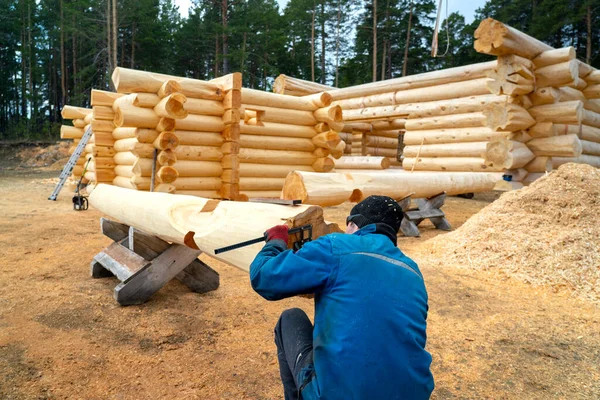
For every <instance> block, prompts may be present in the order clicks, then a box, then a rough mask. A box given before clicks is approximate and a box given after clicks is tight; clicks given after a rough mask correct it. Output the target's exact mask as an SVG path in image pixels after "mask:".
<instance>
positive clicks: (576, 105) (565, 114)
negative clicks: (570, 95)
mask: <svg viewBox="0 0 600 400" xmlns="http://www.w3.org/2000/svg"><path fill="white" fill-rule="evenodd" d="M528 111H529V113H530V114H531V116H533V117H534V118H535V119H536V121H537V122H543V121H550V122H553V123H555V124H579V123H580V122H581V120H582V119H583V103H582V102H581V101H567V102H564V103H554V104H546V105H542V106H535V107H531V108H530V109H529V110H528Z"/></svg>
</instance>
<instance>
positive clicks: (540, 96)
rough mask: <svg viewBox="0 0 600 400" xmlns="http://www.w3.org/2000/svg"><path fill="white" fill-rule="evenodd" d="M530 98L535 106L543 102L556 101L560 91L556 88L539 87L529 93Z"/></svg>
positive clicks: (550, 102)
mask: <svg viewBox="0 0 600 400" xmlns="http://www.w3.org/2000/svg"><path fill="white" fill-rule="evenodd" d="M529 98H530V99H531V102H532V104H533V105H534V106H540V105H543V104H552V103H556V102H557V101H558V99H559V98H560V93H559V91H558V89H556V88H553V87H543V88H537V89H536V90H535V91H534V92H533V93H531V94H530V95H529Z"/></svg>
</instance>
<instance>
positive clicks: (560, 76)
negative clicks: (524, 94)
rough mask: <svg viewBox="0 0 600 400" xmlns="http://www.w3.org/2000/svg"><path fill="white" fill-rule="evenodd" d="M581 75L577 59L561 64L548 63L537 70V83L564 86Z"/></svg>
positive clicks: (538, 84) (539, 84)
mask: <svg viewBox="0 0 600 400" xmlns="http://www.w3.org/2000/svg"><path fill="white" fill-rule="evenodd" d="M578 76H579V66H578V64H577V60H571V61H567V62H564V63H560V64H553V65H548V66H547V67H543V68H538V69H536V70H535V84H536V86H537V87H546V86H553V87H558V86H563V85H566V84H568V83H569V82H571V81H573V80H574V79H576V78H577V77H578Z"/></svg>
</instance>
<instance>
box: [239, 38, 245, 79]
mask: <svg viewBox="0 0 600 400" xmlns="http://www.w3.org/2000/svg"><path fill="white" fill-rule="evenodd" d="M245 56H246V32H244V40H243V41H242V61H241V62H240V70H242V71H245V69H244V57H245Z"/></svg>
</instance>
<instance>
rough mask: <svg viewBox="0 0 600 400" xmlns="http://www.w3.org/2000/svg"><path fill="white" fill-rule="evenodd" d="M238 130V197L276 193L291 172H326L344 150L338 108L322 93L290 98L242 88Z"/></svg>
mask: <svg viewBox="0 0 600 400" xmlns="http://www.w3.org/2000/svg"><path fill="white" fill-rule="evenodd" d="M241 103H242V104H241V108H240V111H241V115H242V121H241V125H240V135H239V189H240V195H241V197H242V199H246V198H253V197H276V198H279V196H280V192H281V189H282V188H283V183H284V180H285V177H286V176H287V175H288V174H289V173H290V172H292V171H295V170H299V171H313V172H328V171H331V170H332V169H333V167H334V161H333V160H332V158H330V156H332V157H333V158H340V157H341V156H342V154H343V152H344V149H345V143H344V142H342V140H341V138H340V135H339V133H338V132H339V131H341V130H342V128H343V123H342V122H341V121H342V114H341V108H340V107H339V106H330V104H331V96H330V95H329V94H328V93H326V92H320V93H316V94H314V95H310V96H306V97H292V96H284V95H278V94H274V93H268V92H261V91H258V90H253V89H246V88H243V89H242V90H241Z"/></svg>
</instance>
